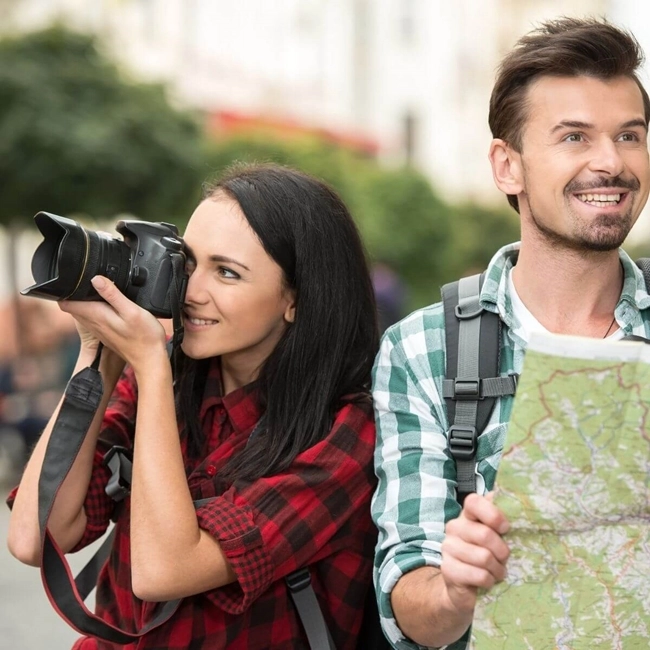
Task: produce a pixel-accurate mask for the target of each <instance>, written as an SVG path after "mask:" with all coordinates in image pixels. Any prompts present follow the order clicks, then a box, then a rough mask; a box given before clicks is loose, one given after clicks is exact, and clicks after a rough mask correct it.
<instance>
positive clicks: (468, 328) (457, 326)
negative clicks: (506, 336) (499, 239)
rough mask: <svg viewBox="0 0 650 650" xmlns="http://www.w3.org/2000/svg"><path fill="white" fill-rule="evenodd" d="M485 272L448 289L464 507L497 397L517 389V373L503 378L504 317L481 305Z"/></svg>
mask: <svg viewBox="0 0 650 650" xmlns="http://www.w3.org/2000/svg"><path fill="white" fill-rule="evenodd" d="M484 275H485V274H481V275H473V276H471V277H468V278H462V279H461V280H458V281H457V282H452V283H450V284H446V285H445V286H444V287H443V288H442V299H443V306H444V312H445V342H446V357H447V368H446V379H445V380H444V381H443V397H444V398H445V401H446V403H447V417H448V420H449V423H450V427H449V432H448V436H447V439H448V441H449V451H450V453H451V455H452V457H453V458H454V460H455V461H456V475H457V483H458V487H457V497H458V501H459V503H461V505H462V503H463V501H464V499H465V497H466V496H467V495H468V494H469V493H471V492H476V474H475V466H476V449H477V445H478V437H479V435H480V434H481V433H482V432H483V430H484V429H485V428H486V427H487V424H488V422H489V420H490V415H491V413H492V409H493V408H494V404H495V403H496V400H497V399H498V398H499V397H502V396H504V395H514V394H515V390H516V388H517V375H514V374H513V375H509V376H508V377H500V376H499V369H500V356H501V355H500V353H501V319H500V318H499V316H498V314H495V313H493V312H490V311H486V310H484V309H483V308H482V307H481V305H480V302H479V299H480V293H481V286H482V285H483V279H484Z"/></svg>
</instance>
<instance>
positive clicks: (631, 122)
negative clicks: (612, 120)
mask: <svg viewBox="0 0 650 650" xmlns="http://www.w3.org/2000/svg"><path fill="white" fill-rule="evenodd" d="M635 126H640V127H641V128H642V129H644V130H645V131H647V130H648V123H647V122H646V120H644V119H642V118H640V117H637V118H636V119H634V120H629V121H628V122H625V124H622V125H621V128H622V129H632V128H634V127H635Z"/></svg>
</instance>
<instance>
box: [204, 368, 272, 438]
mask: <svg viewBox="0 0 650 650" xmlns="http://www.w3.org/2000/svg"><path fill="white" fill-rule="evenodd" d="M221 376H222V375H221V360H220V359H219V357H215V358H214V359H212V360H211V362H210V367H209V369H208V376H207V378H206V382H205V390H204V393H203V402H202V404H201V422H205V418H206V416H207V415H208V414H209V413H210V412H211V411H213V410H214V409H215V408H218V407H219V406H223V408H224V409H225V411H226V413H227V414H228V419H229V420H230V423H231V425H232V427H233V429H234V430H235V431H236V432H237V433H242V432H243V431H248V430H250V429H251V428H252V427H254V426H255V424H257V421H258V420H259V419H260V416H261V409H260V404H259V393H258V391H257V390H256V389H257V382H255V381H253V382H251V383H250V384H246V386H242V387H241V388H237V389H236V390H233V391H231V392H230V393H228V394H227V395H222V393H223V384H222V381H221Z"/></svg>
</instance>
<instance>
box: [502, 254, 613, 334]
mask: <svg viewBox="0 0 650 650" xmlns="http://www.w3.org/2000/svg"><path fill="white" fill-rule="evenodd" d="M512 279H513V282H514V285H515V289H516V290H517V294H518V295H519V297H520V298H521V300H522V302H523V303H524V305H526V307H527V308H528V310H529V311H530V312H531V313H532V314H533V316H534V317H535V318H536V319H537V320H538V321H539V322H540V323H541V324H542V325H543V326H544V327H545V328H546V329H548V330H550V331H551V332H555V333H558V334H576V335H581V336H591V337H595V338H602V337H603V336H604V335H605V331H606V330H607V328H608V327H610V325H611V324H612V319H613V317H614V309H615V307H616V305H617V303H618V300H619V298H620V295H621V290H622V286H623V268H622V266H621V263H620V260H619V255H618V250H612V251H606V252H600V251H598V252H595V251H592V252H588V253H586V254H585V253H583V252H580V251H572V250H567V249H566V248H564V249H562V248H559V247H556V246H551V245H545V244H544V243H542V244H540V243H538V242H526V241H522V246H521V250H520V251H519V257H518V259H517V264H516V266H515V267H514V269H513V276H512ZM610 333H611V328H610Z"/></svg>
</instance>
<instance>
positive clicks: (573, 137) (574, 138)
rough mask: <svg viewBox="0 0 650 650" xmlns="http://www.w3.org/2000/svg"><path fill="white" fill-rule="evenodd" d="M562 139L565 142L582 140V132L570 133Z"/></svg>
mask: <svg viewBox="0 0 650 650" xmlns="http://www.w3.org/2000/svg"><path fill="white" fill-rule="evenodd" d="M564 140H565V141H566V142H582V140H583V137H582V133H570V134H569V135H567V137H566V138H564Z"/></svg>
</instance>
